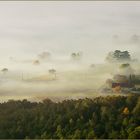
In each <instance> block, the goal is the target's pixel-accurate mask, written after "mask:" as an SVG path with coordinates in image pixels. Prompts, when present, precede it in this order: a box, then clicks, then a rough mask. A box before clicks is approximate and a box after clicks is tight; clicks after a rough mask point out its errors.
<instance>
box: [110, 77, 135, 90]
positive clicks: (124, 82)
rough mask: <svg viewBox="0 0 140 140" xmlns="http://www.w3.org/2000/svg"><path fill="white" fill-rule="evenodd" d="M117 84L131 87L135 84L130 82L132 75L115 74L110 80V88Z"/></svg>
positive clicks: (122, 86)
mask: <svg viewBox="0 0 140 140" xmlns="http://www.w3.org/2000/svg"><path fill="white" fill-rule="evenodd" d="M118 86H119V87H121V88H133V87H134V86H135V85H134V83H133V82H132V76H131V75H130V76H125V75H115V76H114V78H113V82H112V88H115V87H118Z"/></svg>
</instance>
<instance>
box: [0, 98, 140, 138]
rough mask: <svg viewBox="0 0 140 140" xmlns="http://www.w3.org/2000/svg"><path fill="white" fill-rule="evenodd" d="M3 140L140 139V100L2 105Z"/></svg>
mask: <svg viewBox="0 0 140 140" xmlns="http://www.w3.org/2000/svg"><path fill="white" fill-rule="evenodd" d="M0 138H1V139H9V138H10V139H106V138H109V139H113V138H115V139H127V138H129V139H136V138H140V96H139V95H130V96H106V97H96V98H93V99H89V98H85V99H78V100H64V101H62V102H57V103H56V102H53V101H51V100H50V99H45V100H43V101H42V102H30V101H28V100H22V101H20V100H18V101H14V100H9V101H8V102H4V103H0Z"/></svg>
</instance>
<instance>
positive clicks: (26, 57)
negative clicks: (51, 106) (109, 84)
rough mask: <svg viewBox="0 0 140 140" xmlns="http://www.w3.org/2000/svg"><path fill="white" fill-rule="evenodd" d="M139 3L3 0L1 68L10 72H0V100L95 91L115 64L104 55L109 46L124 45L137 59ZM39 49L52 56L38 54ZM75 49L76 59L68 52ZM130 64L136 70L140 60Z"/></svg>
mask: <svg viewBox="0 0 140 140" xmlns="http://www.w3.org/2000/svg"><path fill="white" fill-rule="evenodd" d="M139 7H140V2H138V1H134V2H132V1H127V2H122V1H120V2H119V1H114V2H113V1H112V2H111V1H108V2H105V1H100V2H97V1H87V2H86V1H83V2H78V1H77V2H74V1H71V2H70V1H68V2H64V1H58V2H56V1H53V2H49V1H40V2H39V1H30V2H27V1H25V2H23V1H21V2H18V1H15V2H14V1H13V2H12V1H11V2H4V1H1V2H0V19H1V22H0V31H1V32H0V50H1V51H0V69H1V70H2V69H3V68H7V69H8V72H6V73H3V72H2V71H1V73H0V97H1V98H0V101H5V100H8V99H23V98H27V99H30V100H41V99H43V98H45V97H50V98H79V97H89V96H97V95H99V94H100V93H98V89H99V88H100V87H101V86H102V85H103V84H104V82H105V81H106V79H108V78H111V77H112V74H113V73H115V72H116V69H117V68H118V67H119V66H118V65H114V64H112V65H110V64H108V63H107V62H106V61H105V57H106V56H107V54H108V52H110V51H114V50H116V49H117V50H122V51H124V50H127V51H129V52H130V53H131V57H132V58H133V59H137V60H139V59H140V57H139V53H140V52H139V46H140V38H139V35H140V29H139V25H140V18H139V17H140V8H139ZM134 37H135V38H134ZM42 52H49V53H50V54H51V56H50V58H47V59H40V58H39V57H38V55H39V54H41V53H42ZM78 52H82V54H83V55H82V57H81V58H80V60H78V61H75V60H73V59H72V57H71V54H72V53H78ZM36 60H37V61H38V62H39V63H36V64H35V62H37V61H36ZM91 64H94V65H95V67H93V68H91V67H90V65H91ZM132 66H133V67H134V69H136V71H135V72H136V73H138V71H139V62H137V64H132ZM49 69H55V70H56V74H55V76H56V77H55V78H54V74H50V73H49Z"/></svg>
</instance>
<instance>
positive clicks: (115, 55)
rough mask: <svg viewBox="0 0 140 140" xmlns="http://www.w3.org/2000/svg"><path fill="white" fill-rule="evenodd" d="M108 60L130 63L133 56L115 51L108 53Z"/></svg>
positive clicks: (126, 52)
mask: <svg viewBox="0 0 140 140" xmlns="http://www.w3.org/2000/svg"><path fill="white" fill-rule="evenodd" d="M106 60H107V61H108V62H122V61H130V60H131V56H130V54H129V52H128V51H120V50H115V51H114V52H109V53H108V55H107V57H106Z"/></svg>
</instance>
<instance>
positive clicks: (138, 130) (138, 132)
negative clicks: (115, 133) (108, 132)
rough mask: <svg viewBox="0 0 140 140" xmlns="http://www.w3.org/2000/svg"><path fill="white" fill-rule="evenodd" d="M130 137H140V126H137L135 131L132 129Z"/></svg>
mask: <svg viewBox="0 0 140 140" xmlns="http://www.w3.org/2000/svg"><path fill="white" fill-rule="evenodd" d="M128 138H129V139H140V126H138V127H136V128H135V130H134V131H132V132H131V133H130V134H129V136H128Z"/></svg>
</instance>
